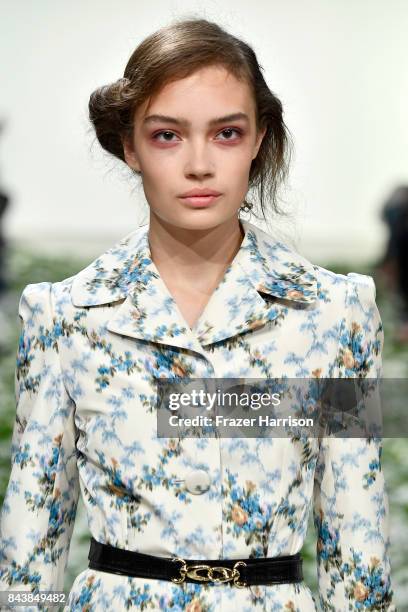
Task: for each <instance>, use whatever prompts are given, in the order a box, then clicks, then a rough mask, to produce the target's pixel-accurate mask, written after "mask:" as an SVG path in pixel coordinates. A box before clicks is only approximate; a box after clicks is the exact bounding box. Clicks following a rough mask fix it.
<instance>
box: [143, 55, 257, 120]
mask: <svg viewBox="0 0 408 612" xmlns="http://www.w3.org/2000/svg"><path fill="white" fill-rule="evenodd" d="M240 111H241V112H244V113H247V114H248V115H251V114H252V113H253V112H254V101H253V97H252V91H251V88H250V86H249V84H248V83H247V81H246V80H244V79H238V78H237V77H236V76H235V75H234V74H232V73H231V72H229V71H228V70H227V69H226V68H224V67H222V66H207V67H205V68H201V69H199V70H196V71H195V72H193V73H192V74H190V75H189V76H187V77H184V78H180V79H176V80H173V81H171V82H168V83H166V84H165V85H163V87H161V88H160V90H159V91H158V92H157V93H155V94H154V95H153V96H151V97H150V98H149V99H148V100H146V101H145V102H144V104H142V105H141V107H140V108H139V109H138V111H137V113H136V115H137V117H138V118H139V119H140V120H143V119H144V118H145V117H146V116H147V115H151V114H154V113H157V114H164V115H173V116H182V117H185V118H189V119H191V121H194V118H195V119H197V118H200V119H202V120H204V121H205V120H206V119H207V118H208V120H210V119H211V118H213V117H214V116H221V115H225V114H228V113H229V112H235V113H237V112H240Z"/></svg>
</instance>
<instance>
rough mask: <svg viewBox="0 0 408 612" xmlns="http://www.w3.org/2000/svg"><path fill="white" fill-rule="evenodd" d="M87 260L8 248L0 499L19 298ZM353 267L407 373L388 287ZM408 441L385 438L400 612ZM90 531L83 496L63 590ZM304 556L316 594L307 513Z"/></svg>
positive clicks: (396, 372)
mask: <svg viewBox="0 0 408 612" xmlns="http://www.w3.org/2000/svg"><path fill="white" fill-rule="evenodd" d="M90 261H91V259H87V260H83V259H81V258H75V257H72V258H67V257H61V258H56V257H52V258H48V257H46V256H38V255H35V254H33V253H31V252H28V251H22V250H21V249H16V248H10V249H9V254H8V266H7V270H8V273H7V276H8V278H9V290H8V291H7V293H6V294H4V295H3V297H2V300H1V304H0V330H1V334H0V393H1V398H2V401H1V411H0V504H2V502H3V499H4V494H5V490H6V487H7V483H8V479H9V474H10V443H11V433H12V427H13V423H14V414H15V399H14V366H15V354H16V349H17V342H18V335H19V331H20V325H19V319H18V314H17V310H18V301H19V298H20V294H21V292H22V290H23V288H24V287H25V285H27V284H28V283H36V282H41V281H45V280H46V281H52V282H55V281H59V280H62V279H64V278H67V277H68V276H71V275H73V274H75V273H76V272H78V271H79V270H80V269H82V268H83V267H85V266H86V265H88V263H89V262H90ZM321 265H323V266H324V267H325V268H327V269H329V270H333V271H335V272H340V273H343V274H346V273H347V272H349V271H351V270H350V266H349V265H348V264H347V265H342V264H341V262H340V263H339V262H327V263H326V264H324V263H322V264H321ZM352 271H353V272H360V273H362V274H370V275H372V276H374V280H375V281H376V286H377V305H378V308H379V310H380V313H381V317H382V320H383V324H384V330H385V344H384V352H383V365H384V376H385V377H394V376H395V377H407V376H408V344H405V345H404V344H398V343H397V342H396V341H395V340H394V339H393V335H394V331H395V330H394V326H395V320H396V317H395V306H394V305H393V303H392V301H390V300H389V299H388V297H386V290H385V288H384V287H383V286H382V285H381V282H380V281H379V279H377V278H376V277H375V272H374V270H373V268H370V267H365V268H362V267H359V268H358V269H357V268H353V270H352ZM407 456H408V440H407V439H403V438H387V439H384V451H383V469H384V473H385V478H386V483H387V491H388V496H389V503H390V516H391V520H390V528H391V563H392V580H393V588H394V592H395V604H396V606H397V608H398V610H399V611H401V612H402V611H403V610H408V467H407V466H408V459H407ZM88 547H89V532H88V527H87V521H86V515H85V512H84V507H83V505H82V501H81V499H80V502H79V504H78V511H77V518H76V522H75V527H74V533H73V538H72V542H71V549H70V556H69V561H68V568H67V572H66V576H65V589H64V590H65V592H66V593H68V592H69V590H70V588H71V585H72V583H73V580H74V578H75V576H76V575H77V574H78V573H79V572H81V571H82V570H83V569H85V568H86V567H87V555H88ZM302 555H303V558H304V573H305V580H306V582H307V583H308V585H309V586H310V588H311V589H312V591H313V592H314V593H316V566H315V531H314V526H313V523H312V517H311V516H310V522H309V529H308V533H307V537H306V542H305V546H304V548H303V550H302Z"/></svg>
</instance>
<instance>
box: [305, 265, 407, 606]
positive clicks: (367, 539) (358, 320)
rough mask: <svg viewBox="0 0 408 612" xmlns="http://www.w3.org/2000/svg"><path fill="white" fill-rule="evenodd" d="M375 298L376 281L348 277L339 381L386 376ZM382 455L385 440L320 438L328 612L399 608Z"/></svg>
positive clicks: (318, 490) (317, 493) (318, 503)
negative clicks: (394, 583)
mask: <svg viewBox="0 0 408 612" xmlns="http://www.w3.org/2000/svg"><path fill="white" fill-rule="evenodd" d="M375 297H376V291H375V284H374V280H373V278H372V277H371V276H366V275H362V274H356V273H349V274H348V275H347V290H346V293H345V304H344V311H343V312H344V314H342V316H343V317H344V318H343V319H342V324H341V334H340V341H339V347H338V354H337V361H338V363H337V365H338V377H340V378H357V377H358V378H361V377H363V378H380V377H381V374H382V350H383V345H384V331H383V325H382V321H381V317H380V314H379V311H378V308H377V305H376V301H375ZM381 452H382V440H381V438H380V437H377V438H351V437H349V438H346V437H343V438H341V437H337V438H336V437H331V436H327V437H324V438H322V439H321V442H320V450H319V456H318V460H317V464H316V470H315V481H314V492H313V519H314V525H315V528H316V532H317V545H316V560H317V578H318V587H319V593H318V595H319V600H320V605H321V607H322V610H323V611H327V610H330V611H333V612H337V611H340V610H341V611H342V612H343V611H345V610H364V611H365V612H368V611H372V610H386V611H387V612H393V611H395V610H396V608H395V605H394V604H393V603H392V599H393V595H394V593H393V590H392V588H391V575H390V558H389V547H390V540H389V506H388V495H387V492H386V488H385V481H384V472H383V470H382V465H381Z"/></svg>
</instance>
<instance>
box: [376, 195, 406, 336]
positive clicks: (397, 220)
mask: <svg viewBox="0 0 408 612" xmlns="http://www.w3.org/2000/svg"><path fill="white" fill-rule="evenodd" d="M381 218H382V220H383V221H384V222H385V223H386V224H387V226H388V229H389V238H388V244H387V248H386V251H385V254H384V256H383V258H382V259H381V260H380V262H379V263H378V264H377V269H378V272H379V273H380V274H381V276H382V278H383V281H384V284H385V286H386V287H387V289H389V290H390V291H391V292H392V294H393V298H394V299H395V301H396V306H397V316H398V319H399V320H398V324H397V330H396V340H398V341H400V342H408V185H400V186H398V187H397V188H396V189H394V191H393V192H392V193H391V195H390V197H389V198H388V200H387V201H386V202H385V204H384V207H383V209H382V213H381Z"/></svg>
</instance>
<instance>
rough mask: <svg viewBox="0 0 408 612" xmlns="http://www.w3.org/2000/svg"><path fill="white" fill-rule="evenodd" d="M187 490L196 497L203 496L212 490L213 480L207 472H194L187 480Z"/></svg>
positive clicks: (188, 475)
mask: <svg viewBox="0 0 408 612" xmlns="http://www.w3.org/2000/svg"><path fill="white" fill-rule="evenodd" d="M185 484H186V489H187V490H188V491H190V493H193V494H194V495H201V494H202V493H205V492H206V491H208V489H209V488H210V484H211V479H210V476H209V474H208V472H206V471H205V470H193V471H192V472H190V473H189V474H187V476H186V478H185Z"/></svg>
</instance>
